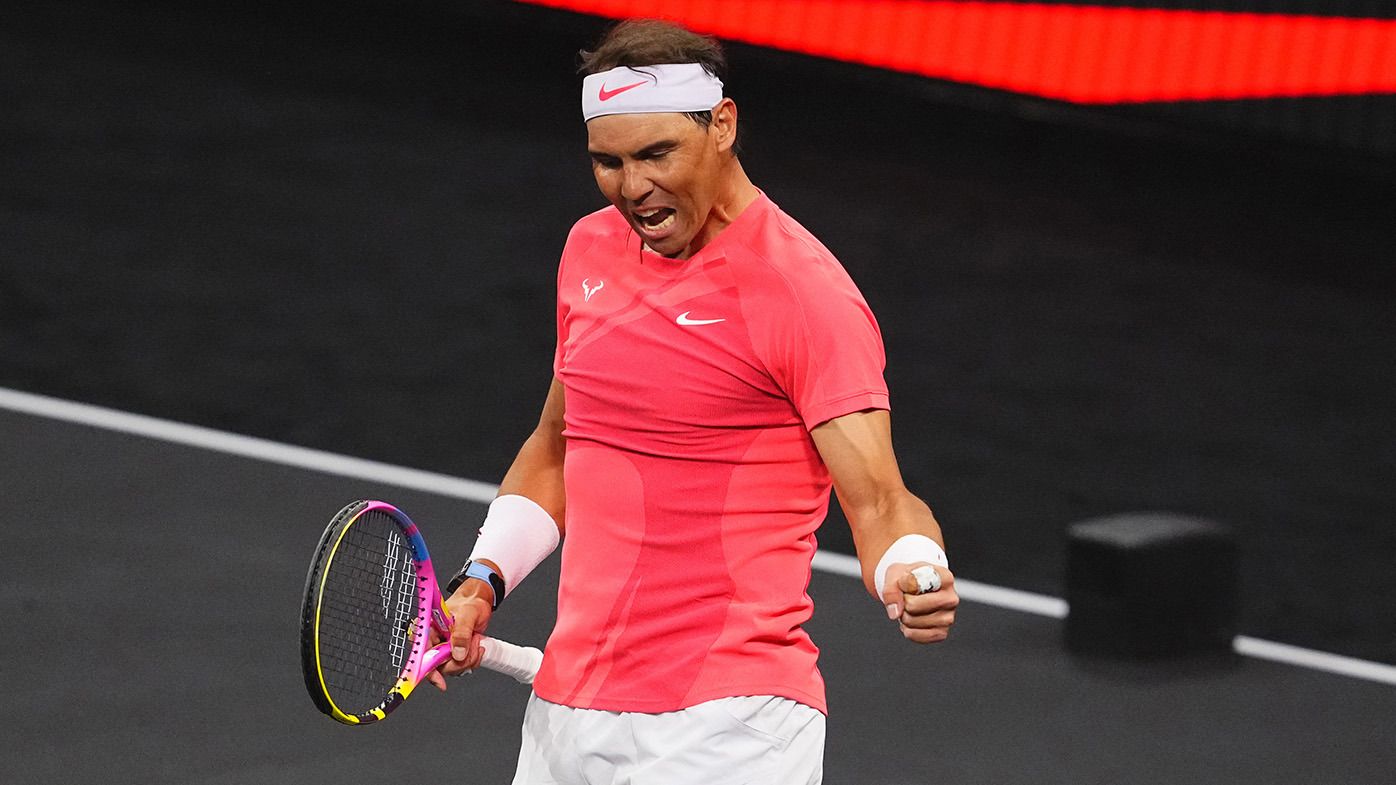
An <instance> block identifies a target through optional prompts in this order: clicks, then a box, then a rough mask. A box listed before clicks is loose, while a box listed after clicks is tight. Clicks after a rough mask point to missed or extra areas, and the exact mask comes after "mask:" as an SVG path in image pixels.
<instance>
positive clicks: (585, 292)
mask: <svg viewBox="0 0 1396 785" xmlns="http://www.w3.org/2000/svg"><path fill="white" fill-rule="evenodd" d="M605 285H606V282H605V281H603V280H601V279H600V278H597V279H596V280H595V281H593V280H592V279H590V278H585V279H583V280H582V302H587V303H589V302H591V296H592V295H593V294H596V293H597V292H599V291H601V288H602V287H603V286H605Z"/></svg>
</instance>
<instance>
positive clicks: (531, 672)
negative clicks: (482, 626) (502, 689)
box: [480, 637, 543, 684]
mask: <svg viewBox="0 0 1396 785" xmlns="http://www.w3.org/2000/svg"><path fill="white" fill-rule="evenodd" d="M480 648H482V649H484V651H485V656H484V657H483V658H482V659H481V660H480V664H481V665H483V666H484V667H486V668H489V669H490V670H492V671H495V672H496V673H502V674H504V675H505V676H509V677H511V678H513V679H514V680H515V681H517V682H518V683H520V684H532V683H533V677H534V676H536V675H538V668H539V667H540V666H541V665H542V664H543V652H541V651H539V650H537V649H535V648H533V647H532V646H518V645H515V644H513V643H507V642H505V641H501V640H498V639H496V638H487V637H482V638H480Z"/></svg>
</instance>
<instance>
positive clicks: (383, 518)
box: [301, 501, 543, 725]
mask: <svg viewBox="0 0 1396 785" xmlns="http://www.w3.org/2000/svg"><path fill="white" fill-rule="evenodd" d="M433 628H434V629H435V630H436V631H437V633H438V634H439V635H441V637H442V638H443V639H449V638H450V636H451V632H450V630H451V616H450V614H449V613H448V612H447V610H446V605H445V603H444V602H443V600H442V597H441V589H440V588H439V587H438V586H437V584H436V573H435V572H434V571H433V570H432V568H431V557H430V556H428V555H427V544H426V540H424V539H422V534H421V532H419V531H418V530H417V526H416V524H414V523H413V522H412V520H411V519H410V518H408V517H407V515H406V513H404V512H402V511H401V510H399V509H397V508H396V507H394V506H392V505H391V504H388V503H386V502H380V501H356V502H354V503H353V504H350V505H349V506H347V507H345V508H344V509H342V510H340V511H339V514H338V515H335V516H334V518H333V519H332V520H331V521H330V524H329V526H327V527H326V528H325V533H324V535H323V536H321V537H320V545H319V547H318V548H316V550H315V558H314V559H313V560H312V561H311V563H310V572H309V573H308V574H307V575H306V579H305V599H304V601H303V603H302V605H301V669H302V670H303V671H304V673H305V688H306V690H308V691H309V692H310V699H311V700H312V701H314V703H315V706H316V708H318V709H319V710H320V711H322V712H324V713H325V714H328V715H329V716H331V717H333V718H334V719H336V720H339V721H340V722H342V723H345V724H346V725H362V724H365V723H370V722H376V721H378V720H381V719H384V718H385V717H387V716H388V713H389V712H391V711H392V710H393V709H395V708H397V707H398V706H399V705H401V704H402V702H403V701H404V700H406V699H407V696H408V695H411V694H412V690H413V689H415V688H416V687H417V685H418V684H420V683H421V682H423V681H425V680H426V678H427V676H428V675H429V674H430V673H431V672H432V671H433V670H435V669H436V668H439V667H440V666H441V665H442V664H444V663H445V662H446V661H447V660H449V659H450V658H451V644H450V643H449V642H446V643H441V644H438V645H436V646H432V645H430V641H431V630H432V629H433ZM481 645H482V648H483V649H484V659H483V660H482V661H481V663H480V664H481V665H483V666H484V667H486V668H489V669H490V670H494V671H498V672H500V673H503V674H506V675H508V676H512V677H513V678H515V679H517V680H518V681H519V682H521V683H523V684H531V683H532V682H533V677H534V675H535V674H536V673H537V672H538V666H539V664H540V663H541V662H542V660H543V653H542V652H540V651H538V650H537V649H534V648H530V647H523V646H515V645H514V644H512V643H505V642H504V641H500V640H495V639H493V638H485V639H484V640H483V642H482V644H481Z"/></svg>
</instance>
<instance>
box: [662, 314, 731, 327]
mask: <svg viewBox="0 0 1396 785" xmlns="http://www.w3.org/2000/svg"><path fill="white" fill-rule="evenodd" d="M691 313H693V312H692V311H684V312H683V313H681V314H679V318H677V319H675V320H674V321H675V322H677V323H679V324H681V325H683V326H685V327H692V326H694V325H699V324H717V323H718V322H725V321H727V320H726V319H690V318H688V315H689V314H691Z"/></svg>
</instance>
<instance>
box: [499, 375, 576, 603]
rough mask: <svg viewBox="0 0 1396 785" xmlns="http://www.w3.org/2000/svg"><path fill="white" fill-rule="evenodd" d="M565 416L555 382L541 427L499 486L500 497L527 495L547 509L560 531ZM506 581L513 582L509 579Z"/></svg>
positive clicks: (564, 503)
mask: <svg viewBox="0 0 1396 785" xmlns="http://www.w3.org/2000/svg"><path fill="white" fill-rule="evenodd" d="M564 413H565V409H564V404H563V395H562V383H561V382H559V381H558V380H557V379H553V383H552V386H550V387H549V388H548V400H547V401H546V402H545V403H544V404H543V414H542V416H541V417H539V418H538V427H536V428H534V429H533V433H531V434H529V437H528V439H526V440H525V441H524V443H523V447H521V448H520V449H519V454H518V455H517V456H516V457H515V458H514V462H513V463H512V464H510V466H509V471H507V472H505V474H504V480H503V481H502V482H500V483H499V495H500V496H504V495H506V494H517V495H519V496H526V497H528V498H530V499H532V500H533V501H534V502H535V503H537V504H538V506H539V507H542V508H543V509H544V510H547V511H548V514H549V515H551V516H552V517H553V520H554V521H556V522H557V528H558V531H559V532H562V531H563V528H564V524H563V513H564V512H565V511H566V509H567V495H566V494H565V493H564V492H563V489H562V487H563V486H562V458H563V455H564V454H565V453H566V452H567V440H566V439H564V438H562V428H563V415H564ZM504 579H505V580H506V581H507V580H509V576H508V575H505V576H504Z"/></svg>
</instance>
